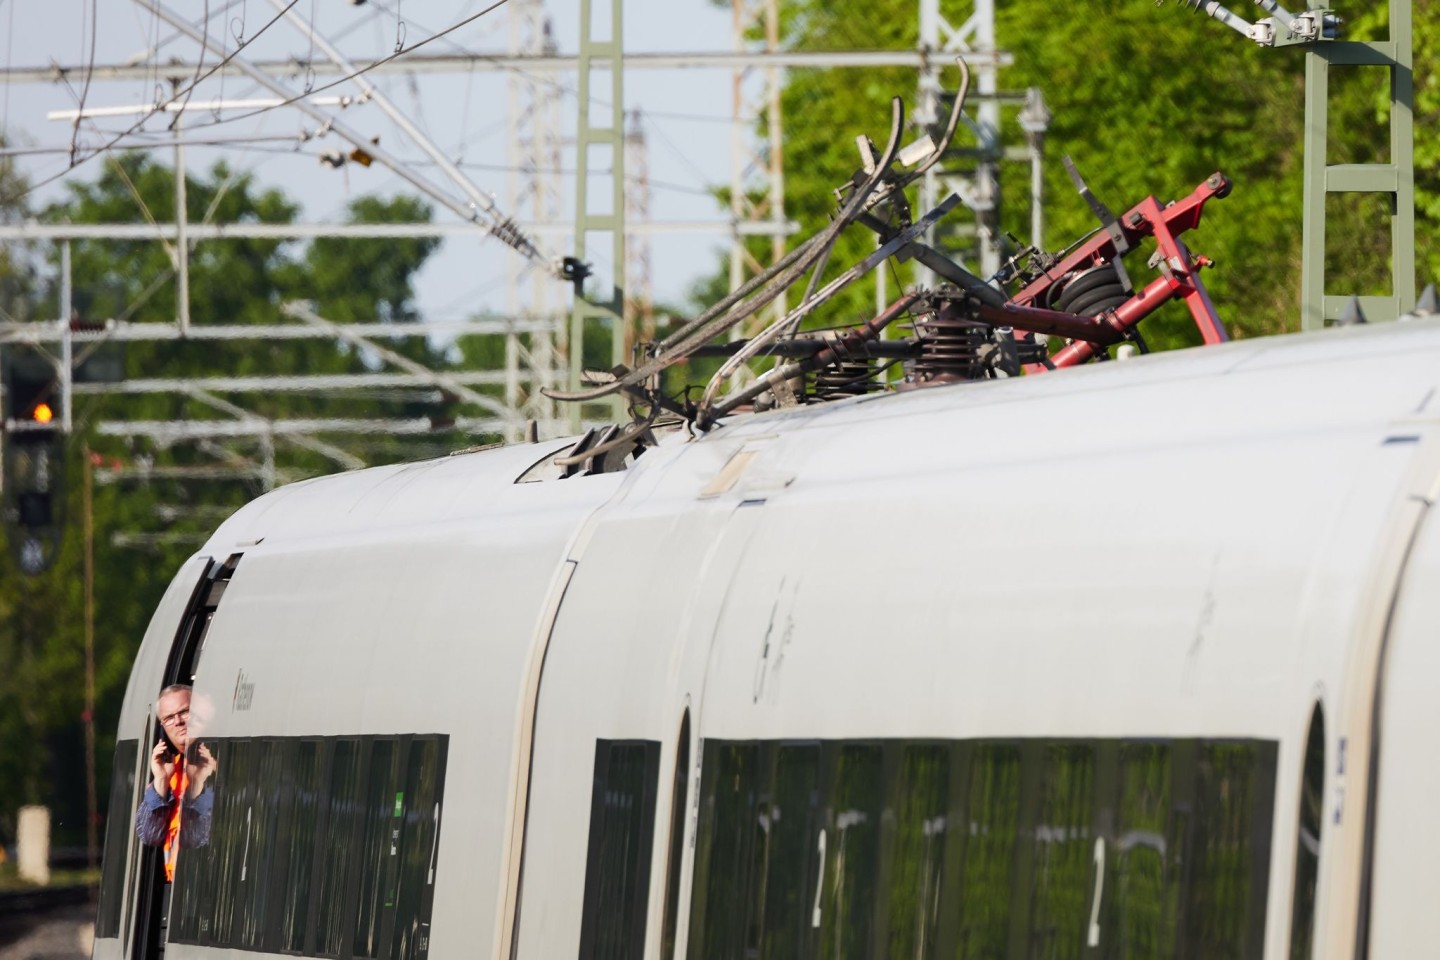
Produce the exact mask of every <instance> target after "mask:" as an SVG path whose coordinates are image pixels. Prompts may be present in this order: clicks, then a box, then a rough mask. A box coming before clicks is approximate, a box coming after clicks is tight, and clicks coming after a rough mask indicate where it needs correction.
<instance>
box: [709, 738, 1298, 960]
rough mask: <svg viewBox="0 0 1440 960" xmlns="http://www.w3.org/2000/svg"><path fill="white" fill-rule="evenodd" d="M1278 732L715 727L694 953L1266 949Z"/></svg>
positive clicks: (720, 959) (965, 954)
mask: <svg viewBox="0 0 1440 960" xmlns="http://www.w3.org/2000/svg"><path fill="white" fill-rule="evenodd" d="M1275 752H1276V751H1275V744H1274V743H1272V742H1262V741H1195V740H1174V741H1139V740H1136V741H1121V740H1101V741H1074V740H1029V741H1015V742H995V741H989V742H987V741H947V742H944V743H937V742H923V741H921V742H909V743H893V742H892V743H888V744H885V743H881V744H876V743H864V742H829V743H824V744H819V745H812V744H804V745H798V744H788V743H784V742H775V741H771V742H749V743H733V742H723V741H709V740H707V741H705V742H704V746H703V756H704V763H703V768H702V772H701V787H700V801H701V802H700V822H699V826H698V830H697V836H696V852H695V879H694V893H693V894H692V897H691V905H690V908H691V914H690V917H691V920H690V943H689V956H690V957H692V958H695V960H699V958H707V960H708V958H716V960H729V958H735V960H739V958H742V957H749V956H794V957H810V956H814V957H820V958H825V960H831V958H840V957H852V956H873V955H879V956H906V957H940V956H944V957H946V958H949V957H952V956H953V957H956V958H989V957H1003V956H1044V957H1056V958H1065V957H1074V958H1077V960H1078V958H1080V957H1082V956H1088V955H1090V954H1091V953H1095V954H1096V955H1103V956H1107V957H1115V958H1138V957H1151V956H1168V955H1171V954H1173V953H1174V951H1175V950H1176V948H1177V947H1178V946H1179V945H1180V944H1187V945H1190V946H1193V947H1194V948H1195V949H1194V954H1193V955H1195V956H1206V957H1212V956H1213V957H1221V958H1234V960H1241V958H1249V957H1258V956H1260V953H1261V948H1262V946H1263V944H1262V938H1263V934H1264V927H1265V897H1266V892H1267V886H1268V876H1269V874H1268V871H1269V856H1270V855H1269V846H1270V835H1269V831H1270V823H1271V816H1272V813H1273V806H1274V803H1273V801H1274V779H1275ZM812 798H813V799H812ZM801 839H803V840H804V841H806V842H804V843H802V842H801ZM817 878H818V879H819V881H820V883H821V886H820V887H819V888H818V889H817V887H816V886H815V883H816V879H817Z"/></svg>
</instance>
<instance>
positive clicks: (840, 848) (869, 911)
mask: <svg viewBox="0 0 1440 960" xmlns="http://www.w3.org/2000/svg"><path fill="white" fill-rule="evenodd" d="M883 762H884V756H883V750H882V748H881V747H880V746H879V745H878V744H843V745H841V746H840V747H839V749H837V750H836V751H835V773H834V787H833V789H832V790H831V791H830V798H831V801H830V805H829V816H828V817H827V818H826V838H825V856H824V858H823V859H824V864H823V866H824V871H825V889H824V891H823V892H822V894H821V896H820V898H819V903H820V916H819V918H818V919H819V921H820V924H819V938H820V939H819V950H818V951H817V952H818V954H819V955H820V956H821V957H822V958H824V960H843V958H846V957H858V956H865V955H866V954H868V953H869V952H870V942H871V931H872V930H873V929H874V923H873V920H874V916H875V892H876V878H877V875H878V874H879V871H880V820H881V811H882V807H883V805H884V794H883V780H882V769H883ZM817 845H818V844H817ZM814 919H816V918H812V923H813V922H814Z"/></svg>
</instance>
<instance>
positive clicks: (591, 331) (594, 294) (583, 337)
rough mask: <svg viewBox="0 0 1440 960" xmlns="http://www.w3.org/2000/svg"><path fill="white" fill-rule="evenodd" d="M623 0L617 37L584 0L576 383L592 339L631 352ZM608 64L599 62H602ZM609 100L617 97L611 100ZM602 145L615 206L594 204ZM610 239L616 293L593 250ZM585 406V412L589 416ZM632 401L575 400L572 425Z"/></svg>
mask: <svg viewBox="0 0 1440 960" xmlns="http://www.w3.org/2000/svg"><path fill="white" fill-rule="evenodd" d="M623 5H624V3H623V0H609V7H610V18H609V19H610V24H609V27H610V29H609V38H608V39H597V36H596V35H597V32H603V31H597V30H596V25H595V18H594V12H593V8H594V3H593V0H580V55H579V70H580V96H579V98H578V99H579V120H578V122H577V124H576V128H575V167H576V179H575V256H574V258H573V259H572V260H570V261H568V262H567V269H568V270H569V271H570V275H571V279H572V280H573V281H574V283H575V306H574V308H573V310H572V311H571V314H570V330H569V336H568V338H567V339H568V343H567V344H566V349H567V351H568V354H567V355H568V359H569V363H570V389H571V390H578V389H580V387H581V386H582V384H581V380H580V374H581V370H582V369H583V368H584V364H585V344H586V342H587V340H588V342H590V343H595V342H596V341H604V340H608V341H609V342H610V358H611V366H612V367H613V366H619V365H621V364H623V363H625V362H626V360H627V359H628V357H627V355H626V350H627V347H628V340H629V337H628V336H627V331H626V329H625V324H624V321H623V316H624V303H625V290H624V287H625V279H624V271H625V129H624V127H625V99H624V96H623V80H624V76H625V70H624V55H623V52H622V51H623V43H622V36H621V11H622V9H623ZM596 61H600V62H601V63H603V64H604V65H605V66H604V67H599V68H597V67H596V66H595V62H596ZM606 69H608V71H609V73H610V77H609V80H610V90H609V92H608V94H607V95H604V96H602V98H601V99H600V100H599V101H597V102H594V103H592V101H591V99H590V98H591V96H592V94H591V83H592V73H594V74H600V75H601V80H602V82H603V79H604V78H603V73H604V71H605V70H606ZM604 100H608V101H609V103H608V104H605V103H604ZM597 111H598V112H600V113H602V114H603V115H604V116H607V117H608V118H609V120H608V122H607V123H602V124H601V125H596V124H595V122H594V121H595V116H594V115H595V114H596V112H597ZM592 146H596V147H601V148H602V150H601V151H599V152H600V153H602V154H605V153H606V150H605V149H603V148H608V156H606V157H605V159H606V160H608V163H600V164H598V166H599V169H600V170H608V171H609V174H608V175H609V178H610V203H609V210H604V209H600V210H595V209H592V206H591V196H590V175H591V174H590V165H591V161H592V159H593V158H592V157H591V147H592ZM607 235H608V237H609V240H610V263H609V273H610V277H609V278H608V282H609V286H610V289H609V296H608V297H606V296H605V293H604V292H603V290H604V287H605V284H606V283H607V278H606V277H605V276H604V275H603V273H602V274H601V275H598V276H597V275H596V274H595V271H594V268H593V267H592V266H590V263H591V262H592V261H590V260H589V258H588V257H587V253H588V252H589V241H590V240H591V239H592V238H594V239H596V240H597V246H596V249H601V248H603V246H604V240H605V237H606V236H607ZM587 278H588V279H589V280H590V281H591V284H592V290H591V291H590V295H588V296H587V294H586V289H585V286H586V280H587ZM582 414H583V417H582ZM623 415H624V407H623V404H622V401H621V400H619V399H613V400H605V401H601V402H598V403H583V404H582V403H572V404H570V429H571V430H573V431H575V432H576V433H578V432H579V431H580V426H581V423H582V419H584V418H599V419H604V420H610V421H616V422H618V421H619V420H621V419H622V418H623Z"/></svg>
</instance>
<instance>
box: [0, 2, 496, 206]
mask: <svg viewBox="0 0 1440 960" xmlns="http://www.w3.org/2000/svg"><path fill="white" fill-rule="evenodd" d="M299 2H300V0H290V2H289V3H288V4H286V6H285V9H284V10H281V11H280V12H279V13H277V14H276V15H275V16H274V18H272V19H271V20H270V21H269V22H267V23H266V24H265V26H263V27H261V28H260V30H259V31H257V32H256V34H255V36H254V37H251V38H250V39H249V40H247V41H245V43H244V44H242V45H241V46H239V47H236V49H235V52H234V53H232V54H229V55H227V56H226V57H225V58H224V59H222V60H220V61H219V62H218V63H216V64H215V66H213V67H211V68H210V69H209V70H208V71H206V72H205V74H204V75H203V76H201V77H200V79H199V81H196V82H197V83H198V82H200V81H203V80H206V79H208V78H209V77H210V76H212V75H213V74H214V73H215V72H216V71H217V70H221V69H223V68H224V67H225V65H226V64H227V63H229V62H230V61H231V60H233V59H234V58H235V57H237V56H239V54H240V51H241V50H244V49H245V47H247V46H249V45H250V44H251V43H253V42H254V41H255V40H256V39H257V38H259V37H260V36H262V35H264V33H265V31H266V30H268V29H269V28H270V27H271V26H273V25H274V24H275V22H276V21H277V20H279V19H280V18H281V17H282V16H284V15H285V14H286V13H287V12H289V10H290V8H291V7H293V6H295V4H297V3H299ZM500 2H501V3H503V2H505V0H500ZM157 22H158V14H157ZM157 69H158V63H157ZM158 92H159V91H158V90H157V93H158ZM188 92H189V88H187V89H186V90H185V91H182V92H181V93H188ZM180 95H181V94H177V95H176V96H174V97H171V98H170V99H169V100H167V101H165V102H164V103H160V102H158V101H159V98H158V97H157V98H156V101H157V102H156V103H155V104H154V105H153V106H152V108H151V109H150V110H149V111H148V112H147V113H145V114H144V115H143V116H142V117H141V118H140V119H139V120H137V121H135V123H133V124H132V125H131V126H130V128H129V130H128V131H127V132H126V133H125V134H122V135H120V136H117V137H116V138H114V139H113V140H112V141H111V142H110V143H107V144H105V145H103V146H101V147H100V148H99V149H98V150H96V151H95V153H92V154H91V157H94V156H98V155H99V154H100V153H103V152H106V151H108V150H109V149H110V147H111V146H113V145H114V144H115V143H118V142H119V141H120V140H121V139H122V138H123V137H125V136H129V134H131V133H134V132H135V131H136V130H139V129H140V128H141V127H142V126H144V125H145V122H146V121H147V120H149V119H150V118H151V117H153V116H155V115H156V114H157V113H159V112H160V111H161V110H163V109H164V108H165V107H167V106H169V105H170V104H172V103H176V102H177V101H178V100H179V99H180ZM85 159H86V160H88V159H90V157H87V158H85ZM84 162H85V160H80V161H72V162H71V164H70V165H69V166H67V167H66V168H65V169H64V170H62V171H60V172H59V173H56V174H53V175H51V176H49V177H46V178H45V179H43V180H41V181H39V182H37V183H33V184H29V185H27V186H26V187H25V189H24V190H21V191H19V192H17V193H16V194H14V195H13V196H4V197H0V203H13V202H14V201H16V200H18V199H20V198H22V197H25V196H28V195H29V194H31V193H34V192H35V191H36V190H38V189H40V188H41V187H44V186H46V185H48V184H51V183H54V182H55V181H56V180H59V179H60V178H61V177H64V176H65V175H66V174H68V173H69V172H70V171H71V170H74V169H75V168H76V167H77V166H79V165H80V164H81V163H84Z"/></svg>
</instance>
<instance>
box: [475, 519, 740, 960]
mask: <svg viewBox="0 0 1440 960" xmlns="http://www.w3.org/2000/svg"><path fill="white" fill-rule="evenodd" d="M762 504H763V500H752V501H747V502H744V503H742V504H740V505H738V506H737V505H736V502H735V501H734V500H731V501H730V502H729V503H718V502H717V503H715V504H714V507H713V509H710V510H692V509H687V510H683V511H682V512H681V513H680V515H679V516H676V515H674V514H666V515H663V516H645V517H635V518H626V517H621V518H618V519H616V520H615V521H614V522H610V523H607V524H605V525H602V526H601V527H600V528H599V529H598V530H597V532H596V534H595V536H594V537H593V538H592V540H591V541H590V544H589V546H588V547H587V548H586V551H585V555H584V557H583V559H582V560H581V562H580V564H579V566H578V568H577V570H576V573H575V575H574V577H573V579H572V581H571V583H570V585H569V588H568V590H567V591H566V594H565V598H564V602H563V604H562V605H561V607H560V612H559V615H558V617H557V618H556V621H555V626H554V630H553V632H552V635H551V639H550V644H549V649H548V650H547V652H546V655H545V663H544V671H543V675H542V678H541V681H540V691H539V698H538V702H537V707H536V715H535V726H534V741H533V744H534V746H533V750H532V753H531V773H530V790H529V806H528V810H527V812H526V825H525V830H524V850H523V855H522V858H521V868H520V873H521V877H520V880H519V883H520V891H521V895H520V898H519V905H518V907H517V909H516V911H515V916H514V923H513V927H512V928H511V929H512V940H511V946H510V950H509V951H508V953H502V956H504V955H508V956H510V957H519V958H521V960H531V958H547V960H548V958H552V957H566V956H579V957H592V956H594V957H600V956H603V957H607V958H615V960H632V958H633V960H639V958H641V957H642V956H648V957H655V956H662V957H664V958H665V960H670V956H671V953H673V952H674V951H675V949H676V944H677V943H678V942H680V936H681V929H682V927H683V923H684V911H683V908H682V902H683V900H684V898H685V896H686V895H687V894H688V890H689V885H688V883H687V882H686V879H687V876H688V872H689V866H690V864H689V859H690V855H691V852H692V851H691V850H690V845H689V844H688V843H686V842H685V836H686V833H687V830H688V829H689V827H690V824H691V820H692V817H691V816H690V815H689V814H690V813H691V812H692V811H693V804H694V788H693V783H694V771H695V769H696V760H697V759H698V747H697V745H698V744H699V743H700V736H701V731H700V730H699V729H698V725H697V723H696V722H695V719H694V718H695V717H696V716H698V710H699V699H700V696H701V693H702V691H703V689H704V676H705V664H706V661H707V657H708V655H709V648H710V642H711V640H712V639H713V637H714V635H715V630H716V621H717V618H718V616H719V613H720V610H721V609H722V607H723V601H724V597H725V594H726V592H727V590H728V589H729V584H730V583H731V581H732V578H733V571H734V569H735V566H736V564H737V563H738V561H739V558H740V557H741V556H742V555H743V553H744V549H745V545H746V544H747V543H748V542H749V540H750V538H751V536H752V534H753V533H754V531H755V529H756V527H757V526H758V523H759V520H760V516H761V514H763V510H761V509H758V507H759V506H761V505H762ZM647 943H648V944H649V946H648V947H647Z"/></svg>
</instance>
